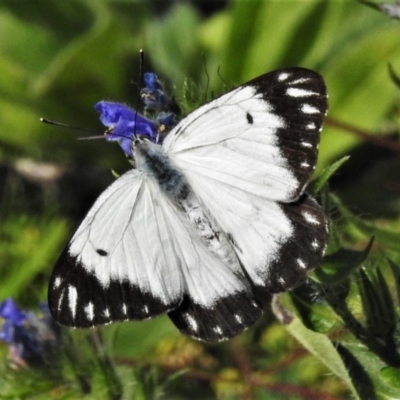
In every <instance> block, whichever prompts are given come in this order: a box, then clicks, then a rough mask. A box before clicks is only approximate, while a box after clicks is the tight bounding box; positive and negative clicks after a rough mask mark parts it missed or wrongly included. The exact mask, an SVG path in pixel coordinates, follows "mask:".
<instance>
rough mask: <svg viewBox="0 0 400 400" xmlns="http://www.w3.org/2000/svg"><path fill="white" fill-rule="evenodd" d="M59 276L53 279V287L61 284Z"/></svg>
mask: <svg viewBox="0 0 400 400" xmlns="http://www.w3.org/2000/svg"><path fill="white" fill-rule="evenodd" d="M61 282H62V280H61V278H60V277H59V276H57V278H56V279H55V280H54V287H55V288H58V287H59V286H60V285H61Z"/></svg>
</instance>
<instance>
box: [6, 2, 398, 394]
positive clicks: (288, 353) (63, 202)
mask: <svg viewBox="0 0 400 400" xmlns="http://www.w3.org/2000/svg"><path fill="white" fill-rule="evenodd" d="M378 5H379V2H375V3H373V2H358V1H350V0H348V1H324V0H322V1H317V0H308V1H301V0H297V1H291V0H287V1H279V0H276V1H267V0H265V1H251V0H248V1H244V0H236V1H235V0H231V1H228V0H227V1H211V0H210V1H200V0H199V1H196V0H192V1H183V0H182V1H178V0H175V1H161V0H158V1H156V0H147V1H145V0H143V1H140V0H136V1H135V0H108V1H107V0H103V1H100V0H97V1H96V0H91V1H89V0H68V1H53V0H37V1H35V2H28V1H11V0H10V1H7V0H2V1H0V301H2V300H3V299H5V298H8V297H12V298H14V299H15V300H16V301H17V302H18V304H19V305H20V306H21V307H24V308H25V309H35V307H36V306H37V304H38V303H39V302H41V301H43V300H45V299H46V296H47V283H48V279H49V276H50V273H51V270H52V267H53V265H54V263H55V261H56V260H57V257H58V255H59V253H60V252H61V250H62V249H63V247H64V246H65V245H66V243H67V242H68V239H69V237H70V235H71V234H72V233H73V231H74V229H75V228H76V226H77V224H78V223H79V221H80V220H81V218H82V217H83V216H84V214H85V212H86V211H87V210H88V208H89V207H90V205H91V204H92V202H93V201H94V200H95V199H96V197H97V196H98V195H99V193H101V191H102V190H104V189H105V188H106V187H107V186H108V185H109V184H110V183H111V182H112V181H113V180H114V177H113V175H112V172H111V170H114V171H116V172H117V173H119V174H121V173H123V172H124V171H125V170H127V169H129V168H130V166H129V164H128V162H127V161H126V159H125V157H124V155H123V153H122V152H121V150H120V148H119V147H118V146H117V145H116V144H110V143H107V142H105V141H102V140H98V141H78V140H77V138H78V137H82V136H85V135H86V134H85V133H82V132H76V131H73V130H66V129H63V128H57V127H54V126H49V125H45V124H42V123H40V122H39V118H41V117H45V118H49V119H52V120H56V121H60V122H64V123H67V124H70V125H73V126H80V127H85V128H91V129H94V130H95V131H98V133H99V134H101V133H102V132H103V131H104V127H103V126H102V125H101V123H100V121H99V116H98V114H97V112H96V111H95V110H94V108H93V106H94V104H95V103H97V102H98V101H100V100H112V101H118V102H121V103H125V104H129V105H131V106H132V107H136V106H137V105H138V103H139V102H138V85H141V86H143V85H142V83H140V82H139V80H140V71H139V65H140V62H139V50H140V49H143V50H144V52H145V60H144V68H143V69H144V71H153V72H155V73H157V75H158V76H159V78H160V79H161V80H162V81H163V83H164V88H165V89H166V91H167V92H169V93H171V94H174V96H175V97H176V98H177V99H178V101H179V100H182V99H183V100H184V101H185V104H186V106H187V108H188V110H186V111H189V110H190V108H194V107H196V106H197V105H198V104H201V102H202V100H203V99H204V98H207V99H210V98H212V97H213V96H216V95H218V94H221V93H223V92H224V90H225V91H226V90H227V88H229V87H233V86H235V85H238V84H241V83H244V82H245V81H247V80H250V79H252V78H254V77H256V76H258V75H261V74H264V73H266V72H268V71H271V70H274V69H279V68H283V67H290V66H301V67H307V68H310V69H313V70H315V71H317V72H319V73H320V74H321V75H322V76H323V77H324V78H325V80H326V84H327V87H328V92H329V113H328V119H327V122H326V124H325V128H324V130H323V132H322V138H321V145H320V155H319V164H318V168H317V171H316V174H317V175H318V174H319V173H320V172H321V171H322V170H323V169H324V168H326V167H327V166H329V165H330V164H331V163H332V162H334V161H337V160H339V159H341V158H342V157H343V156H345V155H351V158H350V160H349V161H348V162H347V163H346V164H344V166H343V167H341V168H340V169H339V170H338V171H337V173H336V174H335V175H334V176H333V177H332V179H331V182H330V185H331V186H330V187H331V190H332V191H334V192H335V193H336V194H337V195H338V196H339V197H340V198H341V201H342V202H343V203H344V204H346V206H347V207H348V208H349V209H351V210H352V212H354V213H356V214H357V215H362V216H364V217H365V218H367V219H369V220H374V221H380V223H387V221H390V224H392V226H394V227H397V228H398V227H399V214H400V179H399V175H400V174H399V171H400V157H399V151H400V145H399V141H398V133H397V132H398V129H399V123H400V102H399V99H400V96H399V90H400V89H399V88H400V84H399V82H400V79H399V77H400V25H399V24H400V22H399V21H398V20H396V19H394V18H389V16H388V15H386V14H385V13H383V12H380V11H379V9H378ZM192 99H194V100H193V101H192ZM382 221H383V222H382ZM397 228H396V229H397ZM399 246H400V241H399ZM101 332H102V335H103V340H104V343H103V345H104V348H105V349H106V350H107V352H110V353H111V357H112V360H113V363H115V364H116V368H117V374H118V376H119V377H120V379H122V381H123V379H124V378H121V377H129V379H128V378H126V380H127V381H129V382H131V383H130V385H131V387H130V389H129V390H130V392H129V391H128V392H129V393H131V396H139V394H138V393H142V395H143V396H144V397H129V396H130V395H126V396H127V397H126V398H152V395H154V398H156V397H157V396H161V397H162V393H164V396H165V397H162V398H187V397H186V396H188V395H191V397H192V398H214V397H218V398H253V397H254V398H268V399H289V398H293V399H298V398H299V399H303V398H307V399H311V398H313V399H314V398H315V399H317V398H318V399H319V398H321V399H322V398H324V399H339V398H344V397H345V396H347V393H348V390H349V389H348V388H346V386H345V385H344V384H343V383H341V381H340V379H339V378H337V377H336V376H333V375H329V374H328V371H329V369H328V368H327V367H326V366H325V365H323V363H321V362H319V361H317V360H316V359H315V358H313V357H312V356H311V355H310V354H308V353H307V352H306V351H305V350H303V348H302V347H301V346H300V345H299V344H298V343H297V342H296V341H295V339H293V338H292V337H291V336H290V335H289V334H288V333H286V332H285V330H284V328H282V327H281V326H280V325H279V324H278V323H277V322H276V321H275V318H274V317H273V316H272V314H271V313H270V312H269V311H266V315H265V317H264V318H263V320H262V321H261V322H260V323H259V324H258V325H257V326H255V327H253V328H251V329H249V330H248V331H247V332H246V333H245V334H244V335H242V336H241V337H240V338H239V339H237V340H236V339H235V341H233V342H230V343H223V344H218V345H212V346H206V345H204V344H201V343H198V342H195V341H192V340H191V339H187V338H182V337H181V336H180V335H179V333H178V332H176V330H175V328H174V327H173V326H172V324H171V323H170V322H169V320H168V318H166V317H160V318H157V319H155V320H151V321H145V322H140V323H139V322H137V323H134V322H132V323H125V324H117V325H116V326H115V325H113V326H110V327H105V328H103V329H102V331H101ZM77 335H78V336H79V335H80V333H77ZM83 335H84V334H82V335H81V336H83ZM78 340H81V341H82V342H84V340H85V339H83V338H81V339H78ZM0 351H1V353H2V354H3V355H4V359H5V358H6V357H7V351H8V350H7V349H6V346H0ZM185 368H192V370H191V371H192V372H191V373H190V372H189V373H186V375H185V372H183V373H182V374H183V375H179V376H175V375H174V374H176V373H179V372H181V371H182V370H184V369H185ZM246 368H251V369H252V370H253V372H254V371H255V372H257V373H259V375H258V379H259V381H258V382H259V383H258V384H257V385H255V384H254V382H253V383H251V382H249V381H246V380H245V379H244V380H243V376H244V375H243V371H246ZM193 370H194V371H195V372H193ZM7 371H8V370H7ZM132 371H133V372H132ZM184 371H185V370H184ZM3 372H4V370H3ZM8 373H9V372H7V374H8ZM3 376H6V375H3ZM7 376H8V375H7ZM13 376H14V375H13ZM171 377H172V378H171ZM1 380H2V377H1V376H0V384H1ZM146 382H147V383H146ZM260 382H261V383H260ZM71 385H72V386H73V384H71ZM146 385H147V386H146ZM152 385H153V386H152ZM78 386H79V385H78ZM123 386H124V385H123ZM128 386H129V385H128ZM10 387H11V388H12V387H13V386H12V384H11V386H10ZM54 387H59V386H58V383H57V384H54V385H53V386H52V385H51V384H49V385H47V386H45V389H43V391H42V394H41V395H43V396H48V395H50V394H49V393H50V392H48V391H47V390H49V388H51V389H52V390H53V389H54ZM155 388H156V389H157V390H158V389H159V390H160V393H158V392H157V393H156V391H157V390H156V389H155ZM10 390H11V389H10ZM63 390H64V391H63ZM68 390H69V389H68V388H64V389H62V390H61V389H60V391H59V392H57V393H58V394H57V395H60V393H63V394H65V395H66V394H67V393H69V392H68ZM124 390H125V393H128V392H126V390H128V389H126V387H125V389H124ZM151 390H154V393H153V392H152V391H151ZM0 392H1V390H0ZM43 393H45V394H43ZM74 393H75V394H74V396H77V397H76V398H78V397H79V396H80V395H81V392H80V391H79V390H77V391H76V392H74ZM78 393H80V394H79V396H78ZM165 393H166V394H165ZM29 395H32V396H33V395H34V394H30V393H29ZM92 395H93V394H92ZM156 395H157V396H156ZM53 396H54V393H53ZM98 396H99V397H97V398H103V397H101V396H102V395H98ZM146 396H149V397H146ZM246 396H247V397H246ZM264 396H265V397H264ZM324 396H325V397H324ZM46 398H47V397H46ZM56 398H61V397H56ZM65 398H67V397H65ZM70 398H75V397H73V396H72V397H70ZM92 398H96V397H92ZM104 398H108V397H107V396H105V397H104Z"/></svg>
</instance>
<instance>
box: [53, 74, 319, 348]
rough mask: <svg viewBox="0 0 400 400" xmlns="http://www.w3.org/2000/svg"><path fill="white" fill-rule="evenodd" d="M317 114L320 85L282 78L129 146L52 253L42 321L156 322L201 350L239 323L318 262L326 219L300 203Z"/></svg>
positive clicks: (299, 77) (242, 90)
mask: <svg viewBox="0 0 400 400" xmlns="http://www.w3.org/2000/svg"><path fill="white" fill-rule="evenodd" d="M326 108H327V94H326V88H325V85H324V82H323V80H322V78H321V77H320V76H319V75H318V74H317V73H315V72H312V71H309V70H306V69H302V68H289V69H284V70H280V71H275V72H272V73H270V74H266V75H263V76H261V77H259V78H257V79H254V80H252V81H250V82H248V83H247V84H244V85H242V86H240V87H238V88H237V89H234V90H232V91H231V92H229V93H227V94H225V95H223V96H221V97H219V98H217V99H215V100H213V101H212V102H210V103H208V104H206V105H204V106H202V107H200V108H199V109H197V110H196V111H194V112H193V113H191V114H190V115H189V116H188V117H186V118H185V119H184V120H183V121H181V123H180V124H179V125H178V126H177V127H176V128H175V129H174V130H172V131H171V133H170V134H169V135H168V136H167V137H166V138H165V140H164V143H163V145H162V149H161V148H160V146H158V145H154V144H151V146H153V147H152V148H153V150H151V151H150V150H144V148H145V147H144V145H143V144H140V143H139V144H138V145H137V146H139V147H140V146H143V147H140V149H141V150H140V152H139V147H136V155H137V157H138V154H139V153H140V154H142V155H141V157H142V159H141V161H140V160H139V161H140V162H138V159H136V161H137V165H138V168H139V171H138V170H132V171H130V172H128V173H127V174H125V175H123V176H122V177H120V178H119V179H118V180H117V181H116V182H115V183H114V184H113V185H112V186H110V187H109V188H108V189H107V190H106V191H105V192H104V193H103V194H102V195H101V196H100V197H99V199H98V200H97V201H96V203H95V205H94V206H93V208H92V209H91V211H90V212H89V213H88V215H87V216H86V218H85V219H84V221H83V222H82V224H81V226H80V227H79V229H78V230H77V232H76V234H75V235H74V237H73V238H72V240H71V242H70V244H69V245H68V246H67V248H66V249H65V251H64V252H63V254H62V255H61V256H60V259H59V261H58V262H57V265H56V267H55V270H54V272H53V276H52V278H51V282H50V289H49V304H50V310H51V312H52V315H53V316H54V317H55V318H56V320H57V321H59V322H60V323H63V324H65V325H69V326H76V327H88V326H93V325H97V324H103V323H108V322H112V321H121V320H127V319H144V318H149V317H152V316H155V315H158V314H160V313H164V312H168V315H169V316H170V318H171V320H172V321H173V323H174V324H175V325H176V326H177V327H178V329H179V330H180V331H181V332H183V333H185V334H188V335H190V336H193V337H195V338H197V339H202V340H207V341H217V340H221V339H226V338H230V337H233V336H235V335H237V334H238V333H240V332H242V331H243V330H244V329H245V328H247V327H249V326H251V325H252V324H253V323H254V322H255V321H257V319H259V318H260V316H261V314H262V309H261V306H260V304H261V303H264V302H265V299H266V298H267V297H268V294H270V293H276V292H281V291H284V290H287V289H290V288H292V287H294V286H296V285H298V284H299V283H300V282H301V281H303V280H304V278H305V277H306V275H307V273H308V272H309V271H311V270H312V269H314V268H315V267H317V266H318V264H319V263H320V261H321V258H322V256H323V252H324V249H325V247H326V242H327V230H326V219H325V216H324V214H323V212H322V210H321V208H320V206H319V205H318V204H317V203H316V202H315V201H314V200H313V199H312V198H310V197H309V196H307V195H306V194H304V193H303V192H304V187H305V185H306V184H307V183H308V181H309V179H310V177H311V174H312V172H313V170H314V168H315V163H316V159H317V148H318V143H319V132H320V130H321V126H322V121H323V117H324V115H325V113H326ZM146 146H147V147H149V145H146ZM151 146H150V147H151ZM147 147H146V148H147ZM150 147H149V148H150ZM146 152H147V153H146ZM150 152H152V153H151V157H150ZM151 160H153V161H151ZM154 163H155V164H154ZM141 166H144V167H141ZM160 166H161V168H160ZM174 185H176V186H178V188H177V189H174Z"/></svg>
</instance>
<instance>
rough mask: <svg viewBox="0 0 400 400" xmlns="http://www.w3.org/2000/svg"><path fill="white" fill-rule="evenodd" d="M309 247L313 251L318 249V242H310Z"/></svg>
mask: <svg viewBox="0 0 400 400" xmlns="http://www.w3.org/2000/svg"><path fill="white" fill-rule="evenodd" d="M311 246H312V247H313V249H315V250H316V249H318V247H319V243H318V241H317V240H314V241H312V242H311Z"/></svg>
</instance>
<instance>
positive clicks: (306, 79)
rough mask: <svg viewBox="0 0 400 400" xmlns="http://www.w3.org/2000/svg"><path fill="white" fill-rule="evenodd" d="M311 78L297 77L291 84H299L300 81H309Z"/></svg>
mask: <svg viewBox="0 0 400 400" xmlns="http://www.w3.org/2000/svg"><path fill="white" fill-rule="evenodd" d="M309 80H310V79H309V78H299V79H295V80H294V81H292V82H290V84H291V85H297V84H299V83H305V82H307V81H309Z"/></svg>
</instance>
